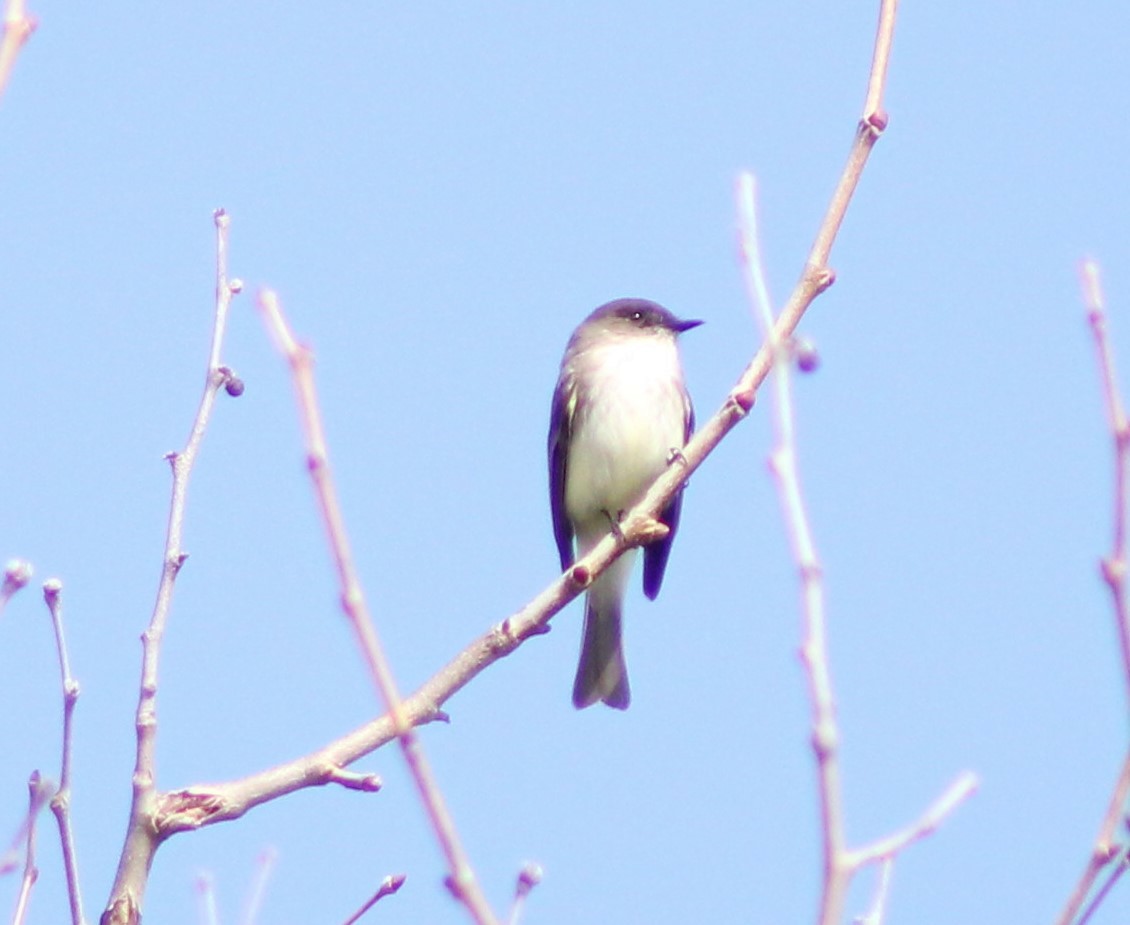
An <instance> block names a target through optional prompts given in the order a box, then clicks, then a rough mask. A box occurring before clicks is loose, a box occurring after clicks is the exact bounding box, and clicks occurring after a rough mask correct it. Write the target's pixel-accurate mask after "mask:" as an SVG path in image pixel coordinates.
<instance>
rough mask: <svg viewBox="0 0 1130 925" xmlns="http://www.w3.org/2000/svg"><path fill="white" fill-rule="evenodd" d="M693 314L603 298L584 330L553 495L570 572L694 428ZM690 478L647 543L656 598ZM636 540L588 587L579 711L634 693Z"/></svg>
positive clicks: (567, 360) (555, 416)
mask: <svg viewBox="0 0 1130 925" xmlns="http://www.w3.org/2000/svg"><path fill="white" fill-rule="evenodd" d="M701 323H702V322H701V321H682V320H680V319H678V318H676V317H675V316H674V315H672V314H671V313H670V312H669V311H667V309H665V308H664V307H663V306H661V305H657V304H656V303H655V302H649V301H647V300H646V299H617V300H616V301H614V302H609V303H607V304H606V305H602V306H600V308H598V309H596V311H594V312H593V313H592V314H591V315H589V316H588V317H587V318H586V319H585V320H584V321H582V322H581V324H580V326H579V327H578V328H577V329H576V330H575V331H574V332H573V336H572V337H571V338H570V339H569V345H568V346H567V347H566V348H565V356H564V357H563V358H562V360H561V374H560V376H559V378H558V380H557V389H556V390H555V392H554V394H553V409H552V413H551V415H550V419H549V498H550V504H551V507H552V510H553V534H554V536H555V537H556V539H557V549H558V551H559V552H560V554H561V568H562V571H564V570H566V569H568V568H569V567H570V566H571V565H572V564H573V562H574V554H573V537H574V536H575V537H576V539H577V557H581V556H584V555H586V554H587V553H588V552H589V551H590V550H592V548H593V547H594V546H596V544H597V543H599V542H600V540H602V539H603V538H604V537H605V536H606V535H607V534H608V533H609V532H610V531H612V530H614V529H615V528H616V525H617V524H618V523H619V521H620V519H621V518H622V517H623V515H624V514H625V513H626V512H627V511H629V510H630V509H631V508H632V506H633V505H635V504H636V503H637V502H638V501H639V500H640V499H641V498H642V497H643V495H644V492H645V491H646V490H647V489H648V488H649V487H650V486H651V483H652V482H654V481H655V479H656V478H658V477H659V475H660V473H662V472H663V470H664V469H666V468H667V466H668V465H670V464H671V463H672V462H673V461H674V460H675V459H677V458H678V456H679V453H680V452H681V451H682V449H683V447H684V446H685V445H686V442H687V440H688V439H690V435H691V431H693V430H694V409H693V408H692V407H691V399H690V395H689V394H688V393H687V389H686V385H685V384H684V382H683V369H682V364H681V363H680V361H679V350H678V347H677V345H676V342H675V340H676V338H677V337H678V335H679V334H681V333H682V332H683V331H687V330H689V329H690V328H693V327H695V326H697V325H699V324H701ZM682 496H683V492H682V489H681V488H680V489H679V491H678V492H677V493H676V494H675V496H674V497H673V498H672V499H671V502H670V504H668V505H667V508H666V509H665V510H664V511H663V512H662V514H661V516H660V518H659V519H660V520H661V521H662V522H663V523H664V524H666V525H667V527H668V528H669V532H668V534H667V535H666V536H665V537H664V538H663V539H661V540H657V541H656V542H654V543H651V544H649V545H647V546H645V547H644V563H643V590H644V593H645V594H646V595H647V596H648V597H649V598H651V599H653V600H654V598H655V596H656V595H657V594H658V593H659V586H660V584H661V583H662V582H663V570H664V568H666V566H667V557H668V556H669V555H670V554H671V542H672V541H673V540H674V538H675V529H676V528H677V527H678V525H679V508H680V506H681V505H682ZM635 558H636V550H634V549H632V550H629V551H628V552H626V553H624V555H622V556H621V557H620V558H619V559H617V560H616V561H615V562H613V563H612V565H611V566H610V567H609V568H608V570H607V571H606V572H604V574H603V575H601V576H600V577H599V578H598V579H597V580H596V581H595V582H593V584H592V586H591V587H590V588H589V589H588V592H587V594H586V595H585V629H584V641H583V642H582V645H581V661H580V664H579V665H578V667H577V677H576V680H575V682H574V684H573V705H574V706H575V707H577V708H578V709H581V708H583V707H587V706H590V705H591V704H594V703H596V702H597V701H598V700H602V701H604V702H605V703H606V704H608V705H609V706H610V707H616V708H617V709H620V710H624V709H627V706H628V703H629V701H630V700H631V692H630V690H629V688H628V673H627V669H626V667H625V664H624V651H623V648H622V646H621V611H622V607H623V601H624V592H625V591H626V589H627V584H628V578H629V577H630V575H631V571H632V564H633V562H634V561H635Z"/></svg>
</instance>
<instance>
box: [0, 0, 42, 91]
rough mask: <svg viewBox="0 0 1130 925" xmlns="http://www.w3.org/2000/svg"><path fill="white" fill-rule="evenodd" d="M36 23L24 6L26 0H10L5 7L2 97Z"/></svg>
mask: <svg viewBox="0 0 1130 925" xmlns="http://www.w3.org/2000/svg"><path fill="white" fill-rule="evenodd" d="M36 25H37V23H36V21H35V17H34V16H30V15H28V13H27V10H26V9H25V7H24V0H8V4H7V6H6V7H5V9H4V34H3V36H2V37H0V97H3V95H4V91H5V90H6V89H7V88H8V79H9V78H10V77H11V76H12V68H13V67H15V64H16V58H17V57H18V55H19V53H20V49H21V48H23V47H24V44H25V43H26V42H27V40H28V39H29V38H31V34H32V33H33V32H34V31H35V27H36Z"/></svg>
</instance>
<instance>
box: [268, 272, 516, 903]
mask: <svg viewBox="0 0 1130 925" xmlns="http://www.w3.org/2000/svg"><path fill="white" fill-rule="evenodd" d="M259 307H260V309H261V310H262V312H263V318H264V321H265V323H266V325H267V328H268V330H269V331H270V332H271V335H272V337H273V338H274V340H275V343H276V344H277V345H278V347H279V349H280V351H282V353H283V355H284V356H285V357H286V359H287V362H288V363H289V364H290V368H291V375H292V377H293V380H294V388H295V392H296V395H297V401H298V410H299V415H300V417H301V419H302V425H303V431H304V432H305V435H306V451H307V456H306V459H307V465H308V467H309V469H310V477H311V478H312V479H313V481H314V491H315V494H316V495H317V498H318V505H319V507H320V509H321V512H322V521H323V524H324V526H325V529H326V537H327V541H328V542H329V546H330V552H331V554H332V556H333V559H334V564H335V566H336V568H337V574H338V581H339V583H340V587H341V605H342V609H343V610H344V612H345V616H346V618H347V619H348V620H349V623H350V626H352V627H353V632H354V635H355V636H356V639H357V645H358V647H359V648H360V650H361V653H362V655H363V657H364V659H365V662H366V665H367V666H368V669H369V675H370V677H371V678H372V680H373V683H374V685H375V686H376V688H377V691H378V692H379V693H380V696H381V698H382V699H383V700H384V703H385V709H387V710H388V714H389V716H390V717H391V718H392V723H393V728H394V730H395V732H396V737H397V741H398V742H399V743H400V749H401V752H403V754H404V760H405V762H406V763H407V765H408V770H409V771H410V773H411V774H412V779H413V781H415V784H416V789H417V790H418V791H419V794H420V799H421V800H422V802H423V804H424V808H425V810H426V811H427V814H428V818H429V820H430V821H431V825H432V829H433V831H434V832H435V834H436V837H437V839H438V840H439V843H440V847H441V849H442V850H443V853H444V856H445V857H446V859H447V865H448V878H447V886H448V889H449V890H451V892H452V894H453V895H454V896H455V898H456V899H458V900H459V902H461V903H462V904H463V905H464V906H465V907H466V909H467V911H468V912H469V913H470V915H471V917H472V918H473V919H474V920H475V921H476V922H478V923H479V925H493V923H495V922H496V921H497V920H496V918H495V915H494V912H493V910H492V909H491V908H490V904H489V903H488V902H487V900H486V896H484V895H483V892H482V889H481V888H480V887H479V883H478V880H477V878H476V877H475V872H474V870H473V868H472V867H471V863H470V859H469V858H468V857H467V853H466V852H465V851H464V849H463V846H462V844H461V843H460V840H459V834H458V832H456V830H455V823H454V820H453V819H452V818H451V814H450V812H448V809H447V806H446V803H445V801H444V799H443V794H442V793H441V792H440V789H439V785H438V784H437V782H436V780H435V776H434V775H433V773H432V770H431V766H430V765H429V763H428V760H427V758H426V757H425V755H424V749H423V746H422V745H421V743H420V741H419V737H418V736H417V735H416V731H415V728H414V727H413V725H412V723H411V722H410V721H409V719H408V717H407V715H406V713H405V711H404V707H403V702H402V698H401V696H400V692H399V690H398V689H397V686H396V681H395V680H394V679H393V676H392V668H391V666H390V665H389V663H388V659H387V657H386V656H385V652H384V648H383V647H382V646H381V643H380V639H379V638H378V636H377V630H376V624H375V623H374V622H373V618H372V615H371V614H370V612H369V606H368V603H367V602H366V600H365V593H364V591H363V590H362V587H361V580H360V576H359V575H358V574H357V569H356V566H355V565H354V562H353V553H352V551H351V549H350V545H349V537H348V535H347V533H346V530H345V518H344V517H343V515H342V511H341V505H340V503H339V502H338V497H337V489H336V487H335V485H334V481H333V476H332V473H331V471H330V462H329V450H328V448H327V446H326V438H325V431H324V428H323V426H322V416H321V409H320V407H319V405H318V397H317V391H316V387H315V382H314V374H313V355H312V353H311V352H310V350H309V348H308V347H306V346H305V345H304V344H300V343H299V342H298V341H297V339H296V338H295V337H294V333H293V331H292V330H291V328H290V325H289V324H288V323H287V320H286V318H285V317H284V316H283V313H282V309H281V307H280V306H279V302H278V297H277V296H276V295H275V294H274V293H273V292H269V291H267V292H263V293H261V294H260V297H259Z"/></svg>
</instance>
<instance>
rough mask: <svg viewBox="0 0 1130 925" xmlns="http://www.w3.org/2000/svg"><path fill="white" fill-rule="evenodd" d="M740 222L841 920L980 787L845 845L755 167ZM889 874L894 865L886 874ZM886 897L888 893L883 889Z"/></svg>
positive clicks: (813, 566)
mask: <svg viewBox="0 0 1130 925" xmlns="http://www.w3.org/2000/svg"><path fill="white" fill-rule="evenodd" d="M737 202H738V225H739V240H740V251H741V256H742V269H743V275H744V277H745V281H746V289H747V292H748V295H749V299H750V304H751V305H752V306H753V308H754V311H755V314H756V315H757V317H758V320H759V321H760V323H761V326H762V329H763V334H764V337H765V340H766V343H767V344H768V345H769V349H770V351H771V353H772V356H773V358H774V359H773V369H774V374H773V378H774V385H775V388H774V396H775V413H774V423H775V427H776V431H777V436H776V445H775V446H774V449H773V453H772V456H771V460H770V468H771V469H772V472H773V475H774V477H775V479H776V480H777V486H778V493H779V496H780V499H781V507H782V512H783V515H784V520H785V523H786V526H787V529H788V533H789V539H790V544H791V546H792V552H793V557H794V559H795V561H796V563H797V568H798V571H799V573H800V586H801V611H802V614H803V616H804V634H803V635H804V641H803V643H802V646H801V654H802V656H803V659H804V665H805V669H806V671H805V676H806V677H807V679H808V685H809V698H810V701H811V707H812V746H813V750H814V752H815V754H816V765H817V779H818V788H817V789H818V793H819V799H820V814H821V830H822V833H823V839H822V844H823V862H824V863H823V866H824V875H823V889H822V895H821V902H820V915H819V919H818V921H819V922H820V923H821V925H836V923H838V922H840V921H841V920H842V918H843V907H844V902H845V898H846V896H847V890H848V887H849V886H850V884H851V880H852V877H854V876H855V874H856V873H857V872H858V871H859V870H860V868H861V867H863V866H865V865H866V864H869V863H873V862H875V861H882V862H883V863H884V866H885V867H889V866H890V864H889V862H890V861H891V860H892V859H893V858H894V856H895V855H896V854H897V853H898V852H899V851H901V850H903V849H904V848H905V847H907V846H908V845H910V844H912V843H913V842H915V841H918V840H919V839H921V838H924V837H925V836H926V835H928V834H930V833H931V832H932V831H933V830H934V829H935V828H936V827H937V826H938V824H939V823H940V822H941V820H942V819H943V818H945V817H946V816H947V815H948V814H949V813H950V812H952V811H953V809H954V808H955V807H956V806H957V805H958V804H959V803H961V802H962V801H963V800H965V799H966V798H967V797H968V796H969V795H970V794H972V793H973V792H974V790H976V787H977V779H976V777H974V776H973V775H972V774H969V773H965V774H963V775H961V776H960V777H959V778H958V779H957V780H956V781H955V782H954V783H953V784H952V785H950V787H949V788H947V789H946V791H945V792H944V793H943V794H942V796H941V797H939V798H938V799H937V800H936V801H935V802H934V804H933V805H932V806H931V807H930V808H929V809H927V811H926V812H925V813H924V814H923V816H922V818H921V819H919V820H918V821H917V822H916V823H914V824H913V825H910V826H908V827H907V828H905V829H904V830H902V831H901V832H898V833H896V834H894V835H891V836H888V837H887V838H884V839H881V840H879V841H877V842H875V843H873V844H872V845H870V846H867V847H865V848H862V849H857V850H854V851H850V850H848V848H847V847H846V844H847V839H846V834H845V827H844V818H843V792H842V788H841V784H840V767H839V739H840V733H839V729H838V726H837V722H836V706H835V698H834V694H833V689H832V675H831V669H830V663H829V658H828V644H827V616H826V611H825V601H824V582H823V577H822V570H821V566H820V559H819V556H818V554H817V551H816V543H815V540H814V539H813V535H812V527H811V523H810V521H809V517H808V512H807V507H806V505H805V502H804V494H803V491H802V489H801V483H800V470H799V466H798V464H797V452H796V424H795V409H794V405H793V398H792V381H791V376H790V374H789V359H790V357H789V355H788V349H787V347H786V345H785V344H784V343H782V341H781V340H780V339H779V338H778V336H777V334H776V329H775V326H774V322H773V309H772V304H771V301H770V298H769V291H768V286H767V285H766V282H765V271H764V267H763V260H762V256H761V245H760V238H759V233H758V222H757V202H756V183H755V180H754V178H753V176H752V175H751V174H748V173H746V174H743V175H742V176H741V177H740V178H739V181H738V195H737ZM885 876H887V877H889V876H890V875H889V872H887V874H886V875H885ZM880 895H881V896H882V895H883V894H880Z"/></svg>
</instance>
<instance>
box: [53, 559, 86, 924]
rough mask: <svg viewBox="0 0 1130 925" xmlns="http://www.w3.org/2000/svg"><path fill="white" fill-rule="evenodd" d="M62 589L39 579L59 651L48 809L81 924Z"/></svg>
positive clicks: (75, 920) (71, 696)
mask: <svg viewBox="0 0 1130 925" xmlns="http://www.w3.org/2000/svg"><path fill="white" fill-rule="evenodd" d="M62 593H63V583H62V582H61V581H59V579H58V578H50V579H48V580H47V581H45V582H44V583H43V598H44V600H45V601H46V602H47V609H48V610H49V611H50V613H51V625H52V627H53V628H54V630H55V648H56V650H57V651H58V653H59V680H60V683H61V685H62V690H63V744H62V749H61V752H62V755H61V758H60V762H59V763H60V769H59V789H58V790H57V791H56V792H55V796H53V797H52V798H51V812H52V813H54V814H55V821H56V823H57V824H58V826H59V840H60V842H61V843H62V847H63V866H64V868H65V869H66V872H67V897H68V899H69V900H70V906H71V923H72V925H85V923H86V917H85V916H84V915H83V911H82V887H81V884H80V882H79V876H78V851H77V850H76V849H75V833H74V829H73V828H72V827H71V740H72V738H73V730H74V713H75V704H76V703H77V702H78V695H79V685H78V681H76V680H75V679H74V677H73V676H72V675H71V663H70V659H69V658H68V657H67V639H66V635H65V634H64V632H63V603H62V600H61V596H62Z"/></svg>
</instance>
